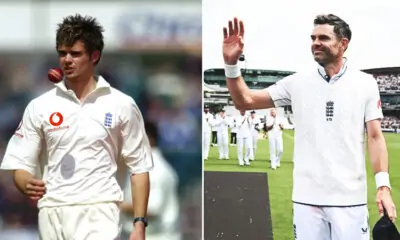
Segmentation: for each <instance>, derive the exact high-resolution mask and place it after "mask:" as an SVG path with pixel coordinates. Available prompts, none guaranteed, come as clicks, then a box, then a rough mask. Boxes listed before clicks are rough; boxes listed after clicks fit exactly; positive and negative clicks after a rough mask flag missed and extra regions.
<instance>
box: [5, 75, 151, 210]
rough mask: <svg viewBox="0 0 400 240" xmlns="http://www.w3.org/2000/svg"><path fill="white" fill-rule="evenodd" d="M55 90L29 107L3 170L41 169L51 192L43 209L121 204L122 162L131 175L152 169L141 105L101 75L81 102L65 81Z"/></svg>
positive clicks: (8, 149) (7, 154) (40, 204)
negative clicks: (119, 174) (119, 177)
mask: <svg viewBox="0 0 400 240" xmlns="http://www.w3.org/2000/svg"><path fill="white" fill-rule="evenodd" d="M55 86H56V87H55V88H54V89H52V90H50V91H48V92H46V93H44V94H43V95H41V96H39V97H37V98H35V99H34V100H32V101H31V102H30V103H29V104H28V106H27V107H26V109H25V112H24V116H23V119H22V122H21V124H20V127H19V128H18V129H17V131H16V132H15V134H14V136H13V137H12V138H11V139H10V141H9V143H8V146H7V150H6V153H5V156H4V159H3V162H2V164H1V169H7V170H16V169H23V170H26V171H28V172H30V173H32V174H34V175H37V174H38V173H37V172H36V171H35V170H36V169H37V167H38V166H39V165H40V166H41V169H42V173H43V174H42V175H43V176H42V178H43V180H44V182H45V184H46V188H47V192H46V194H45V195H44V196H43V198H42V199H40V200H39V202H38V207H39V208H42V207H50V206H62V205H73V204H92V203H99V202H111V201H118V202H119V201H122V200H123V193H122V190H121V188H120V186H119V185H118V183H117V180H116V176H115V175H116V171H117V163H118V161H125V163H126V165H127V167H128V170H129V171H130V172H131V173H132V174H137V173H143V172H148V171H150V170H151V169H152V167H153V160H152V157H151V148H150V145H149V142H148V139H147V136H146V133H145V130H144V123H143V117H142V115H141V112H140V110H139V109H138V107H137V105H136V103H135V102H134V100H133V99H132V98H131V97H129V96H127V95H125V94H124V93H122V92H120V91H118V90H116V89H114V88H112V87H111V86H110V85H109V84H108V83H107V82H106V81H105V80H104V79H103V78H102V77H98V83H97V87H96V89H95V90H94V91H93V92H92V93H90V94H89V95H88V97H87V98H86V100H85V101H84V102H82V103H80V102H79V100H78V99H77V98H76V96H75V94H74V93H73V91H72V90H67V88H66V87H65V84H64V82H60V83H58V84H55ZM39 156H40V157H39ZM39 159H40V161H39Z"/></svg>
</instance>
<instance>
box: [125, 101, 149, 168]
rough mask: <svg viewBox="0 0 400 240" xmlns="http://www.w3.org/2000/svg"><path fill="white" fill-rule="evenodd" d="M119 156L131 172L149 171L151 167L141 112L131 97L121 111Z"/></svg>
mask: <svg viewBox="0 0 400 240" xmlns="http://www.w3.org/2000/svg"><path fill="white" fill-rule="evenodd" d="M121 135H122V149H121V156H122V159H123V160H124V161H125V163H126V165H127V167H128V171H129V172H130V173H131V174H138V173H144V172H149V171H150V170H152V168H153V159H152V154H151V147H150V143H149V140H148V138H147V135H146V131H145V129H144V121H143V117H142V114H141V112H140V110H139V108H138V106H137V105H136V103H135V102H134V101H133V99H131V102H130V104H129V106H128V107H127V108H126V109H124V111H123V112H122V125H121Z"/></svg>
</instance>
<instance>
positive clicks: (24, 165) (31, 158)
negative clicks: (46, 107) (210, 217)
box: [0, 102, 43, 175]
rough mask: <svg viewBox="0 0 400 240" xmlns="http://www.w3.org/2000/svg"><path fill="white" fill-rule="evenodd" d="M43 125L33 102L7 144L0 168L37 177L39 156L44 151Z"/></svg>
mask: <svg viewBox="0 0 400 240" xmlns="http://www.w3.org/2000/svg"><path fill="white" fill-rule="evenodd" d="M42 137H43V135H42V131H41V123H40V119H39V117H38V115H36V111H35V109H34V104H33V102H30V103H29V104H28V106H27V107H26V109H25V111H24V115H23V117H22V120H21V122H20V124H19V126H18V127H17V129H16V131H15V133H14V135H13V136H12V137H11V139H10V140H9V142H8V144H7V149H6V152H5V154H4V158H3V161H2V163H1V166H0V168H1V169H3V170H25V171H27V172H29V173H31V174H32V175H36V171H37V169H38V168H39V154H40V153H41V149H42V144H43V142H42V139H43V138H42Z"/></svg>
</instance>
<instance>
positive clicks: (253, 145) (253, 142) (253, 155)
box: [250, 132, 258, 160]
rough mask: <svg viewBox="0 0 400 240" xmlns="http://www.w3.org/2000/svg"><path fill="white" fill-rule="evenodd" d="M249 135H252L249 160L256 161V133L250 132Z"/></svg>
mask: <svg viewBox="0 0 400 240" xmlns="http://www.w3.org/2000/svg"><path fill="white" fill-rule="evenodd" d="M251 135H252V139H251V146H252V151H251V156H250V159H251V160H254V159H256V154H257V143H258V132H252V134H251Z"/></svg>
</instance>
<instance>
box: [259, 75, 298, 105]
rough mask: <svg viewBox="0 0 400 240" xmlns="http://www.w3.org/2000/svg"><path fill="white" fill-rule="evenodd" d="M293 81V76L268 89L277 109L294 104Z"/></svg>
mask: <svg viewBox="0 0 400 240" xmlns="http://www.w3.org/2000/svg"><path fill="white" fill-rule="evenodd" d="M293 79H294V78H293V76H288V77H285V78H283V79H281V80H279V81H278V82H276V83H275V84H274V85H271V86H269V87H268V88H266V91H267V92H268V93H269V95H270V96H271V98H272V101H273V102H274V105H275V107H283V106H288V105H290V104H291V103H292V95H291V88H292V87H291V84H292V83H293Z"/></svg>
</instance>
